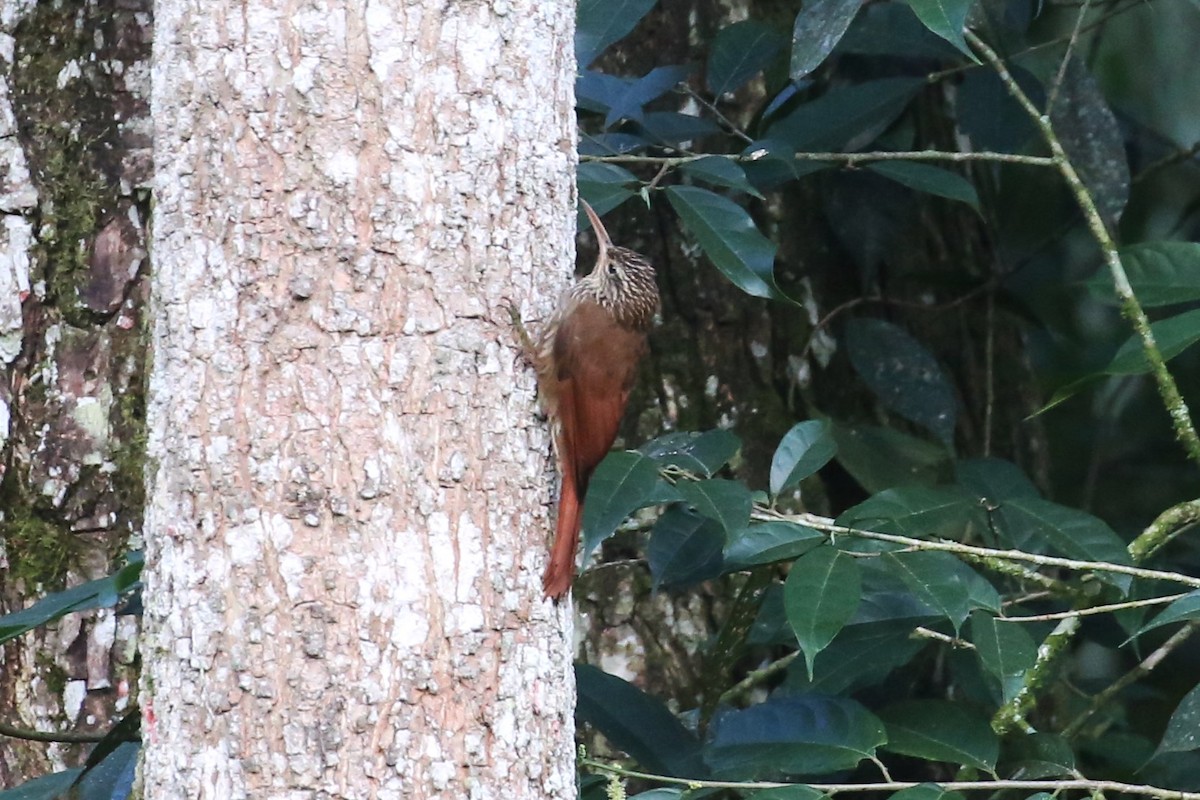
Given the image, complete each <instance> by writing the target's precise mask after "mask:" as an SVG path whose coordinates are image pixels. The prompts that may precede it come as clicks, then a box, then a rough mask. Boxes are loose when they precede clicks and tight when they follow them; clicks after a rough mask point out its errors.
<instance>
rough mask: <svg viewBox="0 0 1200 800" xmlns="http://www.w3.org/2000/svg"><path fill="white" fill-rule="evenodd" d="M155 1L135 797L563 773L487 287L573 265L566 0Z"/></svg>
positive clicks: (511, 406)
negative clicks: (140, 711) (141, 718)
mask: <svg viewBox="0 0 1200 800" xmlns="http://www.w3.org/2000/svg"><path fill="white" fill-rule="evenodd" d="M155 17H156V19H155V24H156V32H155V43H154V62H155V67H154V74H153V81H152V82H153V91H152V101H151V102H152V108H153V111H154V115H153V118H154V122H155V137H156V139H155V143H156V164H155V168H156V179H155V181H156V182H155V189H156V206H155V219H154V226H153V229H154V239H153V253H154V277H153V301H152V302H153V308H154V315H155V317H154V331H153V371H152V374H151V380H150V391H149V397H150V406H149V421H148V424H149V434H150V445H149V447H150V455H151V458H152V460H153V466H152V468H151V475H150V478H149V484H148V488H149V496H148V502H147V512H146V539H147V574H146V590H145V594H146V618H145V628H146V630H145V635H144V643H143V658H144V670H143V684H142V692H143V695H142V697H143V703H144V708H145V716H146V720H145V722H146V724H145V726H144V727H145V729H144V740H145V763H144V788H145V796H146V797H147V798H150V799H151V800H157V798H182V797H187V798H221V799H222V800H225V799H226V798H241V797H252V798H256V799H257V798H276V797H279V798H283V797H289V798H290V797H309V796H313V797H329V798H369V797H380V798H406V799H410V798H425V797H445V798H468V797H469V798H493V797H495V798H501V797H503V798H522V797H539V798H540V797H571V796H573V795H574V791H575V789H574V772H573V768H572V756H573V730H572V728H573V724H572V707H573V693H572V690H571V686H572V682H571V680H570V671H571V667H570V631H569V620H568V619H567V612H566V611H565V610H564V609H556V608H555V607H554V606H552V605H551V604H549V603H546V602H544V601H543V600H542V599H541V597H540V592H539V590H538V584H539V578H540V569H541V566H542V565H543V563H544V558H545V555H544V549H545V538H546V531H547V530H548V528H549V524H548V521H549V520H548V518H549V516H550V515H549V513H548V506H547V500H548V495H549V491H548V489H549V486H550V485H551V482H550V473H549V472H548V464H549V462H548V438H547V435H546V431H545V427H544V424H543V423H541V422H539V421H538V420H537V419H536V418H535V416H534V415H533V413H532V410H533V386H532V375H531V373H530V372H529V370H528V369H526V368H525V367H524V366H523V365H522V364H521V363H520V362H519V361H518V360H517V359H516V358H515V352H514V348H513V347H512V341H513V340H512V337H511V335H510V333H509V332H508V330H507V324H506V322H505V320H506V317H505V314H504V312H503V311H502V309H501V300H502V298H506V297H507V298H511V299H514V300H518V301H520V300H522V299H523V298H525V297H527V296H529V295H531V294H532V295H533V296H536V297H539V298H547V297H550V296H552V295H553V294H555V292H556V291H557V289H558V287H559V286H560V285H561V284H562V283H563V282H565V281H566V280H567V278H568V275H569V274H570V265H571V261H572V259H571V252H572V250H571V248H572V235H571V234H572V231H573V226H574V216H573V213H572V209H573V203H572V191H573V190H572V184H573V158H574V156H573V153H574V147H573V137H574V133H573V131H574V121H573V112H572V97H571V87H572V81H573V68H574V63H573V57H572V54H571V26H572V24H573V22H572V21H573V5H572V4H570V3H567V2H562V1H561V0H560V1H559V2H542V1H541V0H518V1H517V2H496V3H492V4H483V3H476V2H465V3H442V2H435V1H431V0H424V1H423V2H414V0H386V2H374V1H373V2H371V3H369V4H363V3H361V2H356V0H347V1H346V2H329V3H322V4H316V3H314V4H299V5H297V4H285V3H273V2H265V1H264V0H249V1H248V2H243V3H236V4H235V3H230V2H212V0H205V1H204V2H201V1H200V0H160V2H159V3H158V4H157V7H156V11H155ZM535 305H538V307H539V308H542V309H544V308H546V307H547V306H548V305H549V301H542V302H540V303H538V304H535Z"/></svg>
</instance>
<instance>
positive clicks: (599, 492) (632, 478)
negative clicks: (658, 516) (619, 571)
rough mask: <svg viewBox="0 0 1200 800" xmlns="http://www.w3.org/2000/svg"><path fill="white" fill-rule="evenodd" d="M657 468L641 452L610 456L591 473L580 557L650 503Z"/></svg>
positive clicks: (622, 452)
mask: <svg viewBox="0 0 1200 800" xmlns="http://www.w3.org/2000/svg"><path fill="white" fill-rule="evenodd" d="M657 484H658V465H657V464H655V463H654V462H653V461H651V460H650V459H648V458H646V457H645V456H643V455H641V454H640V453H631V452H625V451H614V452H612V453H609V454H608V455H607V456H606V457H605V459H604V460H603V461H601V462H600V466H598V467H596V471H595V473H593V474H592V480H591V482H590V483H589V484H588V491H587V499H586V500H585V501H584V504H583V554H584V556H587V555H588V554H590V553H591V552H592V550H594V549H595V548H596V545H598V544H600V542H602V541H604V540H605V539H607V538H608V537H609V536H612V535H613V532H614V531H616V529H617V527H618V526H619V525H620V524H621V523H622V522H624V521H625V518H626V517H627V516H629V515H630V513H632V512H634V511H636V510H637V509H639V508H642V507H644V506H647V505H651V504H652V500H653V497H654V493H655V491H656V488H657Z"/></svg>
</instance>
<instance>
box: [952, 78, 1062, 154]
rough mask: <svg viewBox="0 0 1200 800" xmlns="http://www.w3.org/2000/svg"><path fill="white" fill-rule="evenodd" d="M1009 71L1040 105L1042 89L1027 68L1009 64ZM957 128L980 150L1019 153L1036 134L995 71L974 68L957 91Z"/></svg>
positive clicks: (1027, 116) (1033, 127) (1029, 120)
mask: <svg viewBox="0 0 1200 800" xmlns="http://www.w3.org/2000/svg"><path fill="white" fill-rule="evenodd" d="M1008 68H1009V71H1010V74H1011V75H1012V77H1013V79H1014V80H1015V81H1016V82H1017V85H1018V86H1020V87H1021V89H1022V91H1024V92H1025V94H1026V95H1027V96H1028V97H1029V99H1030V100H1032V101H1033V103H1034V105H1035V106H1036V107H1038V108H1042V107H1043V106H1044V104H1045V92H1044V91H1042V85H1041V84H1040V83H1039V82H1038V80H1037V78H1035V77H1034V76H1033V75H1032V74H1031V73H1030V72H1029V71H1027V70H1024V69H1022V68H1021V67H1019V66H1017V65H1016V64H1013V63H1011V62H1010V63H1009V65H1008ZM956 96H957V98H958V100H957V102H956V107H957V109H958V127H959V129H960V130H961V131H962V132H963V133H965V134H966V135H967V136H969V137H971V142H972V143H973V144H974V145H975V146H976V147H977V148H979V149H981V150H996V151H999V152H1002V153H1015V152H1021V151H1022V150H1024V149H1025V147H1026V146H1027V145H1028V143H1029V142H1030V141H1032V140H1033V138H1034V137H1035V136H1037V126H1036V125H1034V122H1033V120H1032V119H1030V118H1029V114H1028V113H1026V111H1025V109H1024V108H1022V107H1021V105H1020V104H1019V103H1018V102H1017V101H1016V100H1014V99H1013V97H1012V95H1011V94H1009V91H1008V89H1007V88H1006V87H1005V86H1004V83H1003V82H1002V81H1001V80H1000V77H999V76H998V75H997V74H996V73H995V71H994V70H990V69H975V70H971V71H969V72H967V73H966V74H965V75H963V78H962V83H960V84H959V87H958V91H957V93H956Z"/></svg>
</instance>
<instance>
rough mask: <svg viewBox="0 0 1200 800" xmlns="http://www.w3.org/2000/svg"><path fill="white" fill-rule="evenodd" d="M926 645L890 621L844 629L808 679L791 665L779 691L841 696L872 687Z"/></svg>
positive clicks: (801, 669) (909, 629)
mask: <svg viewBox="0 0 1200 800" xmlns="http://www.w3.org/2000/svg"><path fill="white" fill-rule="evenodd" d="M855 616H856V617H857V616H858V615H855ZM926 643H927V642H926V641H925V640H923V639H917V638H915V637H914V636H912V626H906V625H899V624H896V622H895V621H893V620H886V621H881V622H868V623H866V624H862V625H848V626H846V627H845V628H843V629H842V631H841V633H839V634H838V635H837V636H836V637H835V638H834V640H833V642H831V643H830V645H829V646H828V647H826V648H825V649H824V650H822V651H821V654H820V655H819V656H817V658H816V662H815V663H814V665H813V676H812V678H811V679H810V678H809V677H808V671H807V669H805V668H804V667H802V666H801V665H800V662H799V661H793V662H792V663H791V664H790V665H789V666H788V670H787V678H786V680H785V681H784V683H783V687H782V688H783V689H785V690H786V691H788V692H799V693H807V692H821V693H823V694H836V695H842V694H848V693H850V692H854V691H856V690H858V689H861V688H865V687H868V686H876V685H878V684H879V682H880V681H882V680H883V679H884V678H885V677H887V675H888V674H889V673H890V672H891V671H892V670H894V669H896V668H897V667H900V666H902V665H904V664H907V663H908V662H909V661H911V660H912V658H913V656H915V655H916V654H917V653H919V652H920V651H921V649H922V648H924V647H925V645H926Z"/></svg>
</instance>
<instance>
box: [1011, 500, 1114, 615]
mask: <svg viewBox="0 0 1200 800" xmlns="http://www.w3.org/2000/svg"><path fill="white" fill-rule="evenodd" d="M993 520H994V521H995V527H996V528H997V529H998V530H999V531H1001V532H1002V533H1003V534H1004V535H1007V537H1008V540H1009V541H1011V542H1013V543H1014V544H1016V545H1017V546H1022V544H1021V543H1024V542H1027V541H1028V540H1029V539H1030V538H1031V537H1033V538H1035V539H1040V540H1042V541H1044V542H1046V543H1048V544H1049V545H1050V547H1051V548H1053V549H1054V550H1056V551H1058V552H1059V553H1061V554H1062V555H1064V556H1066V557H1067V558H1074V559H1079V560H1083V561H1106V562H1109V563H1112V564H1123V565H1126V566H1128V565H1129V564H1131V563H1132V562H1131V560H1130V558H1129V552H1128V551H1127V550H1126V549H1125V543H1124V542H1122V541H1121V539H1120V537H1118V536H1117V534H1115V533H1114V532H1113V530H1112V528H1110V527H1108V525H1107V524H1106V523H1105V522H1104V521H1103V520H1100V519H1098V518H1096V517H1093V516H1092V515H1091V514H1088V513H1086V512H1084V511H1079V510H1077V509H1074V508H1068V507H1066V506H1060V505H1058V504H1056V503H1052V502H1050V501H1049V500H1042V499H1041V498H1038V497H1015V498H1012V499H1011V500H1008V501H1007V502H1005V503H1002V504H1001V505H1000V508H999V509H998V510H997V511H996V512H995V513H994V515H993ZM1097 577H1099V578H1100V580H1102V581H1105V582H1107V583H1110V584H1112V585H1113V586H1116V587H1118V588H1120V589H1121V590H1122V591H1125V592H1127V591H1129V586H1130V583H1131V580H1132V579H1131V578H1130V577H1129V576H1128V575H1120V574H1117V573H1112V572H1099V573H1097Z"/></svg>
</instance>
